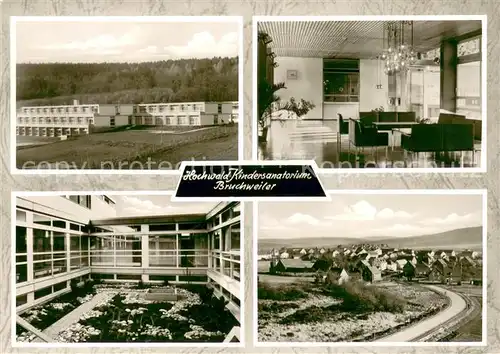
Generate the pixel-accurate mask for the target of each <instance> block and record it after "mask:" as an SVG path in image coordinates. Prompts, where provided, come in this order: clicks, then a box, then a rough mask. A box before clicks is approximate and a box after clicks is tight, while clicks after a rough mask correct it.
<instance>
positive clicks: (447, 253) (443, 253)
mask: <svg viewBox="0 0 500 354" xmlns="http://www.w3.org/2000/svg"><path fill="white" fill-rule="evenodd" d="M455 256H456V253H455V251H453V250H437V251H436V252H435V256H434V257H435V258H436V257H439V258H442V259H446V260H448V259H449V258H450V257H455Z"/></svg>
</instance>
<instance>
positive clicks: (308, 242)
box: [258, 226, 483, 252]
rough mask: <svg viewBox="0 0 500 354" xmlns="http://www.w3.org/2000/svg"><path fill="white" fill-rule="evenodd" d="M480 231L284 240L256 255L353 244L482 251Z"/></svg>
mask: <svg viewBox="0 0 500 354" xmlns="http://www.w3.org/2000/svg"><path fill="white" fill-rule="evenodd" d="M482 235H483V228H482V227H481V226H478V227H468V228H463V229H456V230H452V231H446V232H441V233H437V234H431V235H422V236H411V237H365V238H340V237H339V238H336V237H332V238H328V237H307V236H306V237H303V238H292V239H288V240H283V239H263V240H259V242H258V249H259V252H266V251H269V250H271V249H273V248H281V247H290V248H302V247H304V248H305V247H308V248H314V247H325V248H326V247H329V248H333V247H336V246H338V245H353V244H385V245H387V246H389V247H396V248H415V249H419V248H453V249H481V248H482V237H483V236H482Z"/></svg>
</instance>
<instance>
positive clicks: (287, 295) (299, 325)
mask: <svg viewBox="0 0 500 354" xmlns="http://www.w3.org/2000/svg"><path fill="white" fill-rule="evenodd" d="M258 299H259V300H258V324H259V326H258V327H259V330H258V336H259V341H263V342H266V341H267V342H280V341H288V342H343V341H370V340H374V339H375V338H378V337H380V336H383V335H386V334H388V333H390V332H391V331H393V330H395V329H399V328H401V327H403V326H406V325H408V324H409V323H412V322H414V321H417V320H420V319H422V318H423V317H425V316H428V315H430V314H433V313H436V312H437V311H439V310H441V309H442V308H443V307H444V306H445V305H446V303H447V302H446V299H444V298H443V297H442V296H441V295H438V294H437V293H434V292H432V291H430V290H427V289H425V288H423V287H419V286H410V285H403V284H396V283H395V284H391V286H383V285H382V286H377V285H367V284H363V283H361V282H349V283H347V284H343V285H336V284H330V285H326V284H314V283H291V284H284V283H281V284H269V283H265V282H259V286H258Z"/></svg>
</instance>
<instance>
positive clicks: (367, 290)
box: [325, 282, 407, 313]
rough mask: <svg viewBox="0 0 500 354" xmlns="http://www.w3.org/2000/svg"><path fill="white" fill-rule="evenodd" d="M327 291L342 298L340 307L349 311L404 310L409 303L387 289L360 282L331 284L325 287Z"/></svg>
mask: <svg viewBox="0 0 500 354" xmlns="http://www.w3.org/2000/svg"><path fill="white" fill-rule="evenodd" d="M325 293H327V294H329V295H330V296H333V297H335V298H340V299H342V303H341V304H340V306H339V308H340V309H341V310H343V311H347V312H358V313H361V312H371V311H387V312H402V311H404V309H405V307H406V305H407V302H406V301H405V300H403V299H400V298H398V297H397V296H395V295H393V294H391V293H389V292H387V291H384V290H382V289H380V288H377V287H376V286H366V285H364V284H363V283H360V282H348V283H345V284H343V285H337V284H329V285H328V286H326V287H325Z"/></svg>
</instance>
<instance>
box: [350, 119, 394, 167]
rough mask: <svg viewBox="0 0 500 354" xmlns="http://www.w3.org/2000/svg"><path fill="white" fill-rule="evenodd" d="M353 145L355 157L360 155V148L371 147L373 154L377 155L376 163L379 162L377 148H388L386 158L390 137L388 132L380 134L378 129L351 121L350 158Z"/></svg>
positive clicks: (357, 121)
mask: <svg viewBox="0 0 500 354" xmlns="http://www.w3.org/2000/svg"><path fill="white" fill-rule="evenodd" d="M351 144H352V145H354V147H355V156H356V157H357V155H358V148H365V147H371V148H372V152H374V155H375V161H377V158H378V156H377V152H376V150H375V148H376V147H380V146H385V147H386V151H385V154H386V157H387V148H388V146H389V135H388V133H387V132H378V131H377V128H375V127H373V126H367V125H364V124H363V123H362V122H361V121H359V120H354V119H350V120H349V156H350V153H351Z"/></svg>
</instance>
